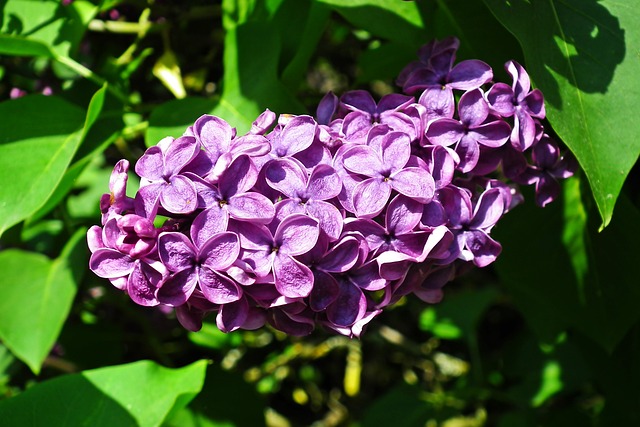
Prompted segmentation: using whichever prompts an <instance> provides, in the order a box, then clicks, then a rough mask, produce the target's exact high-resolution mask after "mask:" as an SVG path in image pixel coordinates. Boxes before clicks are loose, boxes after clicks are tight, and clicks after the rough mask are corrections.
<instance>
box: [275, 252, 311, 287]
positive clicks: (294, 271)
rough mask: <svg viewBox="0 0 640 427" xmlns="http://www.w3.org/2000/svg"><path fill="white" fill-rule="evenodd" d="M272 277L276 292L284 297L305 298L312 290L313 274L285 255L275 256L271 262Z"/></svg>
mask: <svg viewBox="0 0 640 427" xmlns="http://www.w3.org/2000/svg"><path fill="white" fill-rule="evenodd" d="M273 277H274V280H275V284H276V288H277V289H278V292H280V294H282V295H283V296H285V297H289V298H299V297H306V296H308V295H309V293H311V289H313V273H312V272H311V270H309V267H307V266H306V265H304V264H302V263H300V262H299V261H296V260H295V259H293V258H291V256H289V255H287V254H280V253H278V254H277V255H276V257H275V260H274V261H273Z"/></svg>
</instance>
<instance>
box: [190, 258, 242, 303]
mask: <svg viewBox="0 0 640 427" xmlns="http://www.w3.org/2000/svg"><path fill="white" fill-rule="evenodd" d="M198 283H199V284H200V290H201V291H202V294H203V295H204V297H205V298H206V299H208V300H209V301H211V302H212V303H214V304H228V303H230V302H234V301H238V300H239V299H240V298H241V297H242V289H240V287H239V286H238V285H237V284H236V283H235V282H234V281H233V280H231V279H229V278H228V277H225V276H223V275H221V274H219V273H218V272H216V271H214V270H212V269H210V268H208V267H206V266H203V267H201V268H200V269H199V270H198Z"/></svg>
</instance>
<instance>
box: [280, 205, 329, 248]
mask: <svg viewBox="0 0 640 427" xmlns="http://www.w3.org/2000/svg"><path fill="white" fill-rule="evenodd" d="M319 234H320V228H319V226H318V220H316V219H314V218H311V217H309V216H307V215H301V214H293V215H289V216H288V217H286V218H285V219H283V220H282V222H281V223H280V224H279V225H278V228H277V230H276V233H275V236H274V241H275V243H276V246H278V254H279V255H280V254H288V255H293V256H295V255H301V254H303V253H305V252H308V251H309V250H310V249H311V248H312V247H313V246H314V245H315V244H316V241H317V240H318V235H319Z"/></svg>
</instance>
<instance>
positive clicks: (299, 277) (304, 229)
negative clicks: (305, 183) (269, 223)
mask: <svg viewBox="0 0 640 427" xmlns="http://www.w3.org/2000/svg"><path fill="white" fill-rule="evenodd" d="M236 225H237V231H238V234H239V235H240V245H241V246H242V248H243V249H244V250H245V251H244V253H243V255H244V256H245V257H246V260H247V262H249V263H250V264H252V266H253V268H254V270H255V271H256V272H258V274H261V275H266V274H268V273H270V272H273V280H274V283H275V286H276V288H277V290H278V291H279V292H280V294H282V295H283V296H285V297H290V298H297V297H306V296H308V295H309V293H310V292H311V290H312V288H313V273H312V272H311V270H309V267H307V266H306V265H304V264H302V263H301V262H300V261H298V260H296V259H295V258H294V256H297V255H302V254H304V253H306V252H308V251H309V250H311V248H313V246H314V245H315V244H316V241H317V240H318V236H319V234H320V227H319V225H318V221H317V220H315V219H314V218H311V217H308V216H306V215H303V214H293V215H289V216H288V217H286V218H284V219H283V220H282V222H280V224H279V225H278V227H277V228H276V231H275V233H274V234H273V235H272V234H271V232H270V231H269V229H268V228H266V227H264V226H257V225H253V224H251V223H237V224H236Z"/></svg>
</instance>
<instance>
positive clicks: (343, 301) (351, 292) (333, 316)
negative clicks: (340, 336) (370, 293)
mask: <svg viewBox="0 0 640 427" xmlns="http://www.w3.org/2000/svg"><path fill="white" fill-rule="evenodd" d="M366 309H367V299H366V298H365V296H364V294H363V293H362V291H361V290H360V288H358V287H357V286H354V285H352V284H350V283H348V282H343V283H342V284H341V286H340V295H339V296H338V298H337V299H336V301H335V302H334V303H333V304H331V305H330V306H329V307H327V319H329V321H330V322H331V323H334V324H336V325H339V326H350V325H353V324H354V323H355V322H356V321H357V320H358V319H360V318H361V317H362V316H363V315H364V313H365V311H366Z"/></svg>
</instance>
